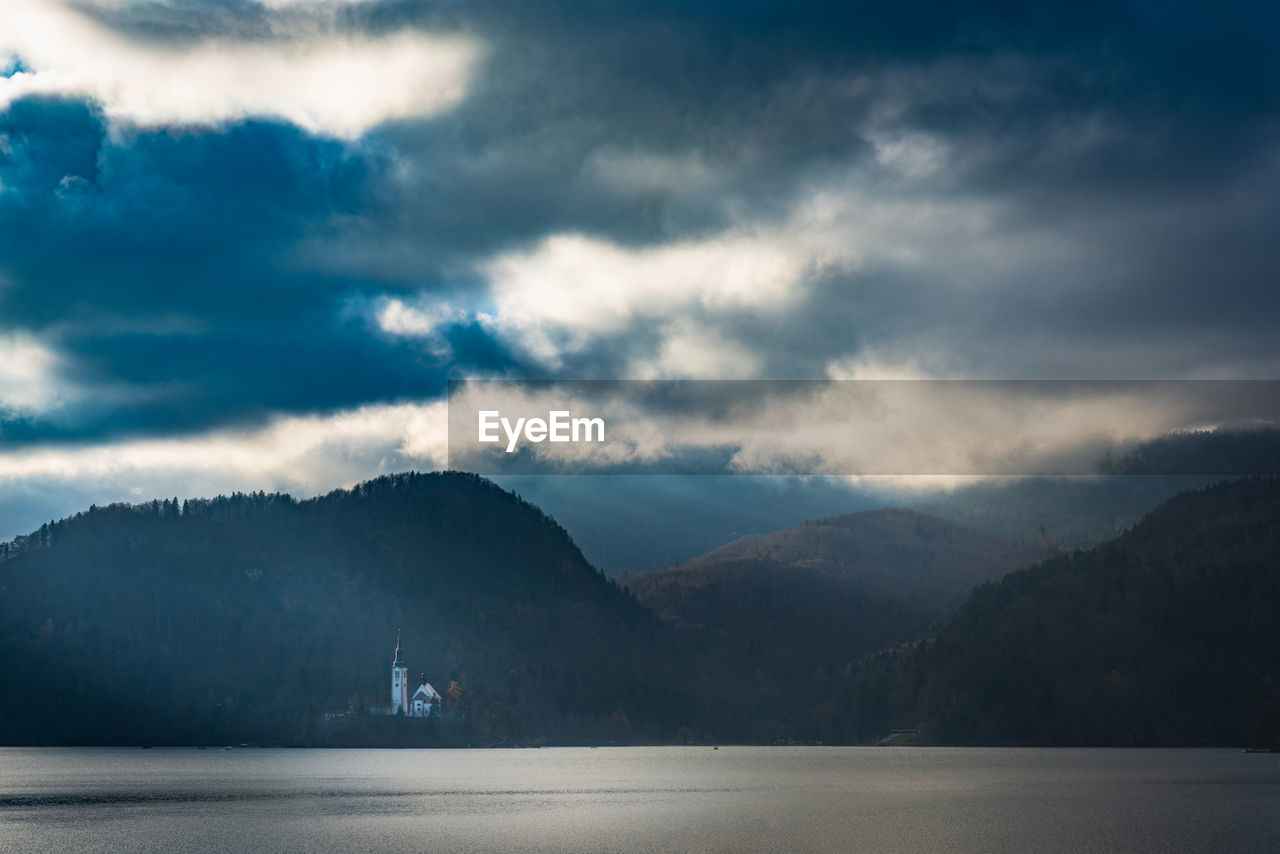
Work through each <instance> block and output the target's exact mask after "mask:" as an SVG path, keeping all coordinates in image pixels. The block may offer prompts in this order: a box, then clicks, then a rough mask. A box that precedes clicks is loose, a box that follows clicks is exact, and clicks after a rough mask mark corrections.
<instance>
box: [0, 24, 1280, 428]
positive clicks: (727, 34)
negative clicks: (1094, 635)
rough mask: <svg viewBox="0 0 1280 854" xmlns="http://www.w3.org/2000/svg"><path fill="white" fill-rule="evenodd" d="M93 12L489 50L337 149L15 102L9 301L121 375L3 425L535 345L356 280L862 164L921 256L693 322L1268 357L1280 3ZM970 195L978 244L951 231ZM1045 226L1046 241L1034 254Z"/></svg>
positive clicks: (937, 349)
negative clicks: (787, 299)
mask: <svg viewBox="0 0 1280 854" xmlns="http://www.w3.org/2000/svg"><path fill="white" fill-rule="evenodd" d="M86 8H91V7H86ZM93 14H94V15H96V16H98V19H99V20H100V21H102V22H104V23H105V24H106V25H108V26H110V27H112V28H113V29H114V30H115V31H116V32H118V33H120V34H122V35H124V36H126V37H128V38H131V39H135V40H137V41H138V42H139V43H147V44H168V45H174V46H182V45H186V44H193V43H199V42H201V41H202V40H207V39H242V40H255V39H266V38H268V37H269V36H271V35H272V33H278V32H280V31H282V30H283V31H286V32H288V31H291V30H290V28H291V27H293V28H296V27H303V26H311V27H318V28H321V29H325V30H326V31H332V32H352V33H356V32H359V33H374V34H376V33H394V32H398V31H400V30H402V29H404V28H406V27H408V28H421V29H424V30H429V31H432V32H457V33H466V34H470V35H473V36H475V37H477V38H479V39H480V40H481V41H482V42H483V43H484V44H485V46H486V49H487V53H486V56H485V59H484V61H483V63H482V64H481V66H480V67H479V69H478V72H477V76H476V77H475V79H473V80H472V81H471V84H470V86H469V88H468V92H467V95H466V97H465V98H464V100H463V101H462V102H461V103H460V104H459V105H458V106H457V107H456V108H454V109H452V110H449V111H446V112H444V113H440V114H437V115H434V116H432V117H430V118H425V119H421V120H400V121H394V122H390V123H387V124H385V125H383V126H382V127H380V128H378V129H376V130H375V131H373V132H371V133H370V134H368V135H366V137H365V138H364V139H362V140H360V141H358V142H354V143H344V142H339V141H335V140H331V139H326V138H323V137H319V136H314V135H310V134H307V133H304V132H302V131H300V130H297V129H295V128H292V127H290V126H288V125H285V124H282V123H279V122H271V121H261V120H251V121H243V122H232V123H229V124H226V125H224V126H218V127H187V128H174V129H168V130H166V129H160V130H137V129H130V128H128V127H124V128H118V129H117V130H116V132H115V133H114V134H113V133H109V132H108V124H109V122H108V121H107V119H105V118H104V116H103V114H102V112H101V110H100V108H99V107H97V106H95V105H93V104H90V103H85V102H79V101H76V100H74V99H70V100H65V99H64V100H35V99H26V100H20V101H17V102H15V103H13V104H11V105H10V107H9V108H8V110H7V111H6V112H5V113H4V114H3V117H2V118H0V134H3V135H4V136H5V138H6V140H7V141H6V143H5V145H4V147H3V149H2V150H3V154H2V155H0V157H2V158H3V160H2V161H0V184H2V185H3V190H2V191H0V270H2V271H3V275H4V281H5V284H4V285H3V286H0V287H2V289H0V312H2V313H3V315H2V317H3V325H4V327H5V329H6V330H9V331H13V330H27V331H30V332H32V333H33V334H37V335H39V336H41V340H44V341H46V342H47V343H48V344H49V345H50V346H51V347H53V348H54V349H56V350H57V352H58V353H59V354H60V355H61V356H62V357H63V359H64V362H65V364H64V366H63V371H64V375H65V376H66V377H68V378H70V379H71V380H73V381H74V382H75V383H76V384H78V385H79V386H81V387H98V386H107V385H111V386H113V387H117V392H118V393H116V394H114V395H113V396H112V397H111V398H110V401H109V402H102V401H101V400H98V399H92V400H90V401H89V402H88V403H83V404H80V407H81V408H80V409H78V410H75V411H74V412H73V415H74V417H62V418H61V420H58V421H57V423H54V421H52V420H48V419H46V420H41V418H40V417H39V416H31V415H29V414H28V415H23V416H21V417H20V418H19V417H15V419H14V421H13V423H12V424H11V425H9V427H7V428H6V429H7V430H8V431H9V432H8V434H7V435H10V436H11V437H16V436H19V435H21V436H25V437H28V438H29V439H31V438H38V437H39V436H40V435H41V432H40V431H41V429H46V430H47V431H49V433H50V434H51V435H63V436H76V437H80V438H84V437H86V436H89V435H92V434H94V433H95V432H106V433H112V434H114V433H118V432H136V431H152V432H164V431H179V430H184V431H185V430H193V429H198V428H199V427H201V426H205V425H211V424H215V423H223V422H226V421H238V420H243V419H255V418H261V417H263V416H264V415H265V414H267V413H270V412H274V411H307V410H324V409H333V408H336V407H344V406H351V405H356V404H359V403H362V402H370V401H379V400H389V399H404V398H414V397H430V396H433V395H435V394H438V393H439V391H440V389H441V388H442V383H443V379H444V377H445V375H446V373H447V372H448V371H449V370H451V369H452V370H454V371H455V372H464V373H465V372H466V371H469V370H476V369H479V368H483V369H493V370H508V371H513V372H515V373H521V372H525V373H529V374H532V375H545V374H546V373H547V371H548V369H547V368H545V367H541V366H539V365H538V364H537V362H536V360H532V359H531V358H530V357H529V356H528V355H527V354H523V353H521V351H520V346H519V342H518V341H514V342H513V341H509V340H503V338H502V334H501V331H498V332H495V331H494V330H493V329H492V328H490V327H486V326H485V325H484V324H483V323H480V322H473V321H470V320H465V321H461V322H457V323H450V324H446V325H445V326H444V327H442V328H441V329H440V330H437V333H436V335H437V337H443V338H444V340H445V344H446V345H447V346H446V347H445V348H443V349H441V348H439V347H437V348H435V349H433V348H431V347H426V346H423V345H422V344H421V342H420V341H417V340H415V339H412V338H407V339H400V338H397V337H396V336H394V335H389V334H386V333H385V331H384V330H380V329H378V328H377V324H376V323H375V322H374V320H372V319H371V318H370V317H368V316H359V315H358V314H357V315H355V316H353V315H352V313H351V312H350V310H349V307H350V306H351V305H374V304H376V300H377V299H378V298H380V297H384V296H388V295H390V296H405V298H409V297H410V296H412V297H414V298H420V299H426V300H428V301H430V300H440V301H450V302H452V303H454V304H456V305H459V306H462V307H463V308H464V309H466V310H468V311H472V310H485V309H486V308H487V300H488V299H489V296H488V294H487V291H486V287H487V283H486V282H485V281H484V277H483V276H482V275H479V274H478V273H477V272H476V266H477V265H480V264H483V263H484V262H485V260H486V259H488V258H489V257H490V256H492V255H494V254H497V253H502V252H508V251H514V250H517V249H522V248H523V249H527V248H528V247H531V246H536V245H537V243H538V241H540V240H542V239H544V238H546V237H548V236H550V235H554V234H559V233H580V234H587V235H592V236H593V237H595V238H598V239H600V240H605V241H609V242H611V243H615V244H619V245H623V246H627V247H646V246H659V245H663V244H666V243H670V242H678V241H697V240H700V239H706V238H709V237H712V236H714V235H716V234H719V233H721V232H722V231H724V230H727V229H735V228H749V229H750V228H757V229H765V230H767V229H769V228H771V227H773V226H774V225H775V224H776V223H779V222H784V221H787V220H788V217H789V216H791V213H792V212H793V211H794V210H795V209H796V207H797V206H799V205H803V204H804V202H805V200H806V199H807V198H808V197H809V196H811V195H812V194H814V193H815V192H817V191H819V190H821V189H824V188H827V189H830V188H833V187H834V188H837V189H838V188H840V187H842V186H843V187H847V194H848V195H849V197H850V198H851V199H852V201H850V202H849V204H850V207H851V208H852V209H860V208H862V207H866V208H867V209H868V210H870V209H873V208H874V207H875V206H876V205H898V206H906V207H907V208H909V209H910V210H911V211H925V210H930V209H932V208H933V207H936V206H943V207H944V208H945V209H946V211H947V212H946V213H945V214H944V215H942V216H940V217H939V222H940V225H938V226H930V227H917V226H915V225H912V229H915V230H911V229H908V231H907V236H906V237H905V238H904V241H905V242H907V243H911V244H913V245H912V246H911V247H910V248H913V249H914V250H915V251H916V254H917V255H918V256H919V258H918V259H917V260H916V261H914V262H913V263H912V264H897V263H896V261H895V259H894V258H893V257H878V256H874V252H872V255H873V257H871V258H870V259H869V260H866V261H865V262H860V263H859V264H857V265H854V266H853V267H851V268H850V269H830V270H819V271H816V272H814V273H812V274H811V275H809V276H808V277H807V279H806V282H805V288H804V291H803V293H802V294H800V295H798V296H797V297H796V299H795V300H794V301H793V302H791V303H789V304H788V305H786V306H785V307H780V308H778V309H776V310H773V311H771V312H759V311H751V310H744V309H740V308H738V309H725V310H713V309H709V308H707V307H706V306H701V305H699V306H695V307H693V308H688V309H683V308H682V309H681V311H687V315H686V319H688V320H690V321H691V322H693V323H694V324H695V325H696V326H699V327H701V328H705V329H708V330H716V331H717V332H718V333H719V335H720V337H722V338H724V339H726V340H729V341H733V342H740V343H742V344H743V345H744V346H746V347H748V348H750V349H751V350H753V352H754V353H755V354H756V355H757V356H758V357H759V358H760V362H761V370H762V372H763V373H765V374H769V375H775V376H813V375H822V374H823V373H824V371H825V370H826V367H827V365H828V364H829V363H830V362H832V361H833V360H838V359H841V358H846V357H856V356H857V355H858V354H860V353H864V352H882V353H883V352H889V353H890V354H891V357H893V358H898V357H900V356H901V354H902V353H903V352H907V353H916V354H925V356H920V358H921V359H922V360H923V361H925V362H926V367H930V366H932V367H934V368H935V369H937V370H942V371H951V372H955V373H977V374H997V375H999V374H1007V373H1008V371H1009V370H1010V367H1009V366H1010V365H1014V366H1015V368H1014V369H1016V370H1025V371H1029V372H1032V373H1034V374H1036V375H1056V374H1059V373H1063V372H1065V373H1071V372H1073V371H1075V372H1079V371H1096V372H1097V373H1096V374H1095V375H1100V376H1101V375H1112V374H1114V373H1116V372H1118V369H1117V368H1116V367H1115V366H1116V365H1117V364H1119V363H1120V360H1124V361H1123V364H1124V371H1130V370H1132V371H1134V372H1136V373H1138V374H1140V375H1158V374H1168V373H1173V374H1182V373H1189V374H1190V373H1195V372H1196V371H1197V370H1208V371H1213V370H1225V369H1227V367H1229V366H1231V365H1236V366H1250V365H1266V364H1274V363H1275V361H1276V359H1277V354H1276V352H1275V350H1274V344H1273V343H1272V342H1271V341H1270V338H1269V336H1268V335H1267V326H1268V324H1267V320H1266V319H1267V318H1268V317H1270V316H1274V315H1275V313H1276V311H1277V305H1276V299H1277V297H1276V296H1274V292H1275V288H1274V287H1273V273H1272V272H1271V271H1273V270H1274V269H1275V268H1276V262H1277V260H1280V259H1277V257H1276V251H1277V250H1276V249H1275V248H1274V246H1273V244H1274V241H1273V240H1272V239H1271V235H1270V233H1269V229H1268V228H1267V226H1266V223H1267V222H1274V221H1275V219H1276V215H1277V214H1278V213H1280V211H1277V210H1276V202H1275V201H1274V200H1275V199H1276V198H1277V197H1278V194H1277V193H1276V192H1275V189H1276V186H1277V183H1276V177H1277V169H1278V166H1277V156H1278V155H1277V146H1276V139H1277V135H1276V130H1277V128H1276V118H1275V116H1276V115H1277V107H1278V106H1280V85H1278V83H1277V80H1278V77H1277V75H1278V73H1280V71H1278V69H1280V62H1277V59H1276V52H1275V51H1274V49H1273V46H1272V44H1271V35H1270V34H1272V33H1274V32H1276V31H1277V24H1280V20H1278V18H1277V12H1276V11H1275V10H1274V9H1268V8H1262V7H1259V6H1258V5H1257V4H1243V5H1233V4H1218V5H1214V6H1212V7H1204V6H1191V5H1180V4H1161V5H1158V6H1154V5H1149V4H1077V3H1073V4H1040V3H1036V4H1032V3H1026V4H1020V3H990V4H968V5H963V6H961V5H957V4H945V3H910V4H894V5H892V6H887V5H877V6H876V7H874V8H872V7H870V6H866V7H860V6H857V5H850V4H843V3H841V4H836V3H830V4H827V3H808V4H773V3H743V2H736V3H718V4H686V3H674V2H672V3H659V2H653V3H629V4H612V3H538V4H511V3H466V4H457V3H438V4H434V3H421V2H372V3H365V4H357V5H353V6H341V5H335V6H332V7H330V8H329V11H328V12H326V13H325V14H324V15H321V16H319V17H317V16H316V15H314V14H312V13H306V12H304V11H302V10H299V9H297V8H291V9H286V10H283V11H270V10H267V9H265V8H264V7H261V6H258V5H257V4H253V3H249V2H247V0H237V2H223V3H215V2H205V3H201V2H182V3H145V4H134V5H128V6H125V7H122V8H121V9H116V10H114V11H103V10H101V9H97V10H96V11H93ZM307 15H311V16H310V17H307ZM299 22H302V23H299ZM307 22H310V23H307ZM917 137H919V138H921V139H926V140H929V141H932V142H933V143H936V144H937V145H938V146H940V151H941V154H940V155H939V156H940V157H941V158H942V160H941V164H940V165H938V166H937V167H936V168H935V170H934V171H932V172H927V171H926V172H923V173H920V174H918V175H914V177H913V175H910V174H909V175H906V176H905V177H904V176H903V175H902V174H899V173H898V172H895V171H894V168H891V165H889V166H886V165H885V162H883V157H882V155H883V154H884V151H885V149H884V146H885V145H886V144H887V143H890V144H891V143H893V142H894V141H895V140H899V141H900V140H907V142H911V140H913V139H916V138H917ZM886 141H887V143H886ZM908 154H910V151H908ZM908 167H910V164H909V163H908ZM904 216H905V217H906V219H908V220H909V221H910V222H912V223H915V222H917V221H918V219H919V217H918V216H915V215H914V214H911V213H908V214H905V215H904ZM912 217H915V218H912ZM978 217H985V218H986V219H985V222H986V224H985V226H984V229H985V230H984V232H983V240H984V241H985V244H984V246H982V247H980V248H975V247H974V246H973V245H966V243H965V239H964V237H963V235H961V236H959V237H957V236H955V235H954V234H950V233H949V232H945V227H946V226H947V224H948V222H950V221H965V220H968V219H970V218H978ZM838 226H839V224H838V223H837V227H835V229H834V230H837V231H838ZM791 228H792V231H793V237H794V236H795V235H796V234H802V233H803V232H804V226H803V225H798V226H797V225H792V226H791ZM938 229H944V230H943V231H939V230H938ZM939 235H943V236H939ZM832 240H833V241H835V242H836V243H838V242H839V241H838V239H836V238H832ZM1038 243H1049V244H1052V245H1053V246H1054V247H1055V252H1056V254H1055V253H1048V254H1046V255H1045V256H1044V258H1043V260H1037V256H1036V255H1035V252H1034V251H1033V249H1027V248H1026V247H1028V246H1030V247H1034V246H1035V245H1037V244H1038ZM873 249H874V247H873ZM1229 333H1231V334H1230V337H1229V338H1228V335H1229ZM664 334H665V333H664V331H663V329H662V328H661V327H660V326H659V325H656V324H654V323H652V322H649V321H647V320H643V319H637V320H635V321H634V322H632V323H630V324H628V325H627V326H625V328H622V329H620V330H611V331H609V332H608V333H607V334H598V335H594V336H591V337H590V340H589V341H588V342H587V344H586V345H585V346H584V347H583V348H581V349H580V350H577V351H574V352H567V353H565V354H564V358H563V361H562V363H561V365H560V366H559V368H558V370H561V371H564V372H566V373H567V374H571V375H575V376H625V375H626V374H627V372H628V371H629V370H630V368H631V366H632V365H633V364H634V362H635V360H636V358H637V355H638V354H639V355H640V356H644V355H648V354H652V353H654V352H657V351H658V350H659V349H660V348H661V347H662V346H663V343H664V340H665V339H664ZM1011 352H1016V353H1017V356H1016V358H1010V354H1011ZM442 353H443V354H444V355H441V354H442ZM930 353H932V354H935V355H934V357H932V358H926V356H928V354H930ZM1120 372H1123V371H1120ZM64 415H65V414H64ZM46 422H47V424H46ZM41 425H46V426H45V427H43V428H42V427H41Z"/></svg>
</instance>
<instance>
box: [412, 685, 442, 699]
mask: <svg viewBox="0 0 1280 854" xmlns="http://www.w3.org/2000/svg"><path fill="white" fill-rule="evenodd" d="M420 697H421V698H422V699H424V700H439V699H440V694H439V693H438V692H437V691H436V689H435V688H432V687H431V683H430V682H423V683H422V684H421V685H419V686H418V690H417V691H414V692H413V699H415V700H417V699H418V698H420Z"/></svg>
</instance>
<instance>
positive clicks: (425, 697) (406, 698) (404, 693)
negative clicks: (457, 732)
mask: <svg viewBox="0 0 1280 854" xmlns="http://www.w3.org/2000/svg"><path fill="white" fill-rule="evenodd" d="M439 713H440V694H439V693H437V692H436V689H435V688H432V687H431V683H430V682H428V681H427V677H426V674H423V675H422V676H421V677H420V678H419V680H418V689H417V690H416V691H414V692H413V695H412V696H410V695H409V668H408V666H406V665H405V663H404V659H403V658H402V657H401V653H400V634H399V632H397V633H396V658H395V661H393V662H392V663H391V714H393V715H408V716H409V717H411V718H429V717H431V716H432V715H437V714H439Z"/></svg>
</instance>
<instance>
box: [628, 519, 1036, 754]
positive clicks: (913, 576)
mask: <svg viewBox="0 0 1280 854" xmlns="http://www.w3.org/2000/svg"><path fill="white" fill-rule="evenodd" d="M1050 553H1052V550H1051V549H1050V548H1049V547H1047V546H1045V545H1042V544H1028V543H1019V542H1014V541H1011V540H1005V539H1002V538H1000V537H996V536H993V535H991V534H986V533H982V532H980V531H974V530H972V529H969V528H965V527H963V526H960V525H955V524H952V523H951V522H948V521H946V520H944V519H939V518H938V517H936V516H930V515H928V514H924V513H916V512H914V511H911V510H906V509H900V508H891V509H885V510H872V511H866V512H862V513H852V514H848V515H844V516H837V517H833V518H829V519H818V520H815V521H812V522H806V523H804V524H802V525H798V526H796V527H794V528H788V529H787V530H784V531H779V532H777V533H774V534H769V535H767V536H750V537H744V538H742V539H739V540H737V541H735V542H733V543H730V544H728V545H726V546H723V547H721V548H718V549H716V550H714V551H711V552H708V553H707V554H705V555H703V556H702V557H699V558H695V559H694V560H691V561H688V562H687V563H684V564H680V565H679V566H675V567H671V568H668V569H663V570H658V571H656V572H646V573H641V574H639V575H635V576H631V577H629V578H625V579H624V580H623V583H624V584H625V586H626V588H627V589H628V590H630V591H631V592H632V593H634V594H635V596H636V598H637V599H638V600H639V601H640V602H641V603H643V604H645V605H647V606H648V607H649V608H651V609H652V610H653V611H654V612H655V613H656V614H657V615H658V616H659V617H660V618H662V619H663V620H664V621H666V622H668V623H669V624H671V625H672V626H675V627H679V628H681V629H683V630H684V631H686V632H691V633H697V634H698V635H699V638H700V643H702V644H703V645H705V646H706V647H707V648H708V649H710V650H713V658H714V660H715V662H716V664H717V670H718V671H719V672H718V673H715V674H711V675H710V676H709V677H708V678H709V679H715V678H720V679H726V680H728V679H732V680H735V681H736V683H737V687H736V690H737V691H738V692H742V691H743V690H750V691H751V692H753V694H754V695H755V696H756V697H757V698H758V699H757V706H756V711H757V713H758V715H759V716H760V717H761V718H763V719H766V720H771V721H775V722H779V723H782V722H786V726H787V727H790V726H792V725H794V726H795V727H796V728H795V729H787V732H788V734H792V733H794V734H797V735H799V736H800V737H803V738H808V739H829V738H830V733H829V732H827V731H826V730H825V729H824V728H823V727H824V726H825V724H820V723H815V721H820V720H821V719H822V718H823V717H824V715H826V714H827V712H826V711H824V708H825V706H826V705H828V704H829V700H830V698H831V696H832V694H833V692H836V691H838V690H839V689H838V686H839V684H840V679H841V678H842V677H841V675H840V674H841V672H842V671H843V669H844V667H845V665H846V664H847V663H848V662H849V661H850V660H851V659H853V658H856V657H858V656H859V655H861V654H863V653H867V652H871V651H874V650H878V649H881V648H883V647H887V646H892V645H895V644H899V643H903V642H907V641H914V640H916V639H918V638H920V637H921V636H923V635H925V634H926V633H927V632H928V631H929V630H930V629H932V628H934V627H935V626H936V625H938V624H940V623H941V621H942V620H943V619H944V618H945V617H946V616H948V615H949V614H950V613H951V611H952V610H953V609H954V608H955V607H956V606H958V605H959V604H960V603H961V602H962V601H964V598H965V597H966V596H967V595H968V593H969V592H970V591H971V590H972V589H973V588H974V587H975V586H976V585H978V584H979V583H981V582H983V581H988V580H991V579H993V578H999V577H1000V576H1002V575H1004V574H1005V573H1007V572H1011V571H1013V570H1015V569H1020V568H1022V567H1025V566H1029V565H1031V564H1032V563H1035V562H1036V561H1038V560H1040V559H1042V558H1044V557H1045V556H1046V555H1048V554H1050ZM743 674H749V675H750V679H749V681H745V682H744V681H743V679H742V676H743ZM720 690H721V691H722V692H724V693H727V692H729V691H730V690H731V686H730V685H729V684H728V682H727V681H726V684H725V685H723V686H722V688H721V689H720ZM806 722H807V723H806ZM757 737H761V736H760V735H757Z"/></svg>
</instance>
